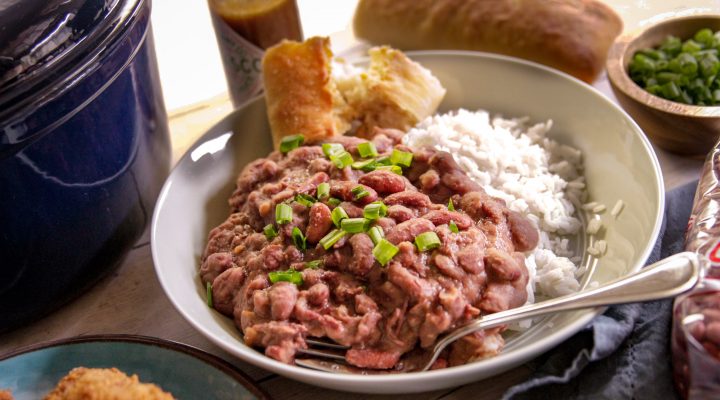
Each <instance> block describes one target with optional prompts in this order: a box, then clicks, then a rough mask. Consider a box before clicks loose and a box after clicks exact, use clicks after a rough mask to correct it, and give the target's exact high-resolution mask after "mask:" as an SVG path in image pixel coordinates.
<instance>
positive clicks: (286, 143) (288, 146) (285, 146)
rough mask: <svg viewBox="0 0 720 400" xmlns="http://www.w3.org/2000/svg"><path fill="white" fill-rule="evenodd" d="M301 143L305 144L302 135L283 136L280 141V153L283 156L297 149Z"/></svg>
mask: <svg viewBox="0 0 720 400" xmlns="http://www.w3.org/2000/svg"><path fill="white" fill-rule="evenodd" d="M303 142H305V136H303V135H291V136H285V137H284V138H282V140H281V141H280V152H281V153H283V154H285V153H287V152H288V151H290V150H293V149H296V148H298V147H299V146H300V145H301V144H303Z"/></svg>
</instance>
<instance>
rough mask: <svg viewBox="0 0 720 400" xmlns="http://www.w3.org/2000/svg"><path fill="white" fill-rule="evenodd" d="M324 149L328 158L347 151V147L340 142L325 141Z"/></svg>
mask: <svg viewBox="0 0 720 400" xmlns="http://www.w3.org/2000/svg"><path fill="white" fill-rule="evenodd" d="M322 151H323V153H324V154H325V156H326V157H327V158H330V156H332V155H334V154H337V153H341V152H343V151H345V147H343V145H341V144H340V143H323V145H322Z"/></svg>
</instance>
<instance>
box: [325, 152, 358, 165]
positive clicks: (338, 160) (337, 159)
mask: <svg viewBox="0 0 720 400" xmlns="http://www.w3.org/2000/svg"><path fill="white" fill-rule="evenodd" d="M330 161H332V162H333V164H335V167H337V169H343V168H345V167H347V166H348V165H351V164H352V163H353V158H352V156H351V155H350V153H348V152H347V151H342V152H340V153H336V154H333V155H331V156H330Z"/></svg>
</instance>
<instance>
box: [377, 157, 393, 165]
mask: <svg viewBox="0 0 720 400" xmlns="http://www.w3.org/2000/svg"><path fill="white" fill-rule="evenodd" d="M375 163H377V165H393V163H392V161H390V157H387V156H385V157H380V158H378V159H376V160H375Z"/></svg>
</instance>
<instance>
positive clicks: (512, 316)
mask: <svg viewBox="0 0 720 400" xmlns="http://www.w3.org/2000/svg"><path fill="white" fill-rule="evenodd" d="M699 276H700V271H699V268H698V257H697V255H696V254H695V253H692V252H683V253H678V254H675V255H673V256H670V257H668V258H665V259H663V260H660V261H658V262H656V263H654V264H652V265H650V266H647V267H645V268H643V269H641V270H639V271H637V272H635V273H633V274H630V275H627V276H625V277H622V278H619V279H615V280H613V281H610V282H608V283H606V284H605V285H602V286H600V287H597V288H594V289H590V290H584V291H581V292H578V293H574V294H570V295H566V296H562V297H557V298H555V299H551V300H546V301H542V302H540V303H535V304H529V305H526V306H523V307H518V308H513V309H510V310H506V311H501V312H497V313H493V314H489V315H486V316H483V317H481V318H478V319H476V320H475V321H473V322H471V323H469V324H467V325H464V326H463V327H461V328H458V329H457V330H455V331H453V332H451V333H449V334H448V335H447V336H445V337H443V338H442V339H441V340H440V341H438V342H437V343H436V345H435V348H434V349H433V353H434V355H435V358H436V357H437V355H438V354H439V353H440V351H442V349H444V348H445V347H446V346H447V345H448V344H450V343H452V342H454V341H455V340H457V339H459V338H461V337H463V336H465V335H467V334H470V333H473V332H475V331H478V330H481V329H487V328H492V327H495V326H498V325H503V324H507V323H510V322H514V321H518V320H522V319H526V318H530V317H535V316H539V315H544V314H550V313H556V312H559V311H570V310H577V309H582V308H592V307H601V306H608V305H612V304H623V303H636V302H643V301H650V300H658V299H663V298H667V297H673V296H677V295H679V294H681V293H683V292H685V291H687V290H690V289H691V288H692V287H693V286H695V284H696V283H697V282H698V280H699ZM433 362H434V359H433ZM431 364H432V362H431Z"/></svg>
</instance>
